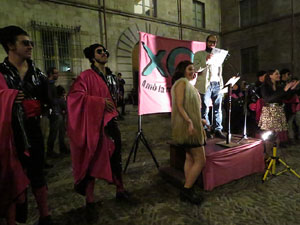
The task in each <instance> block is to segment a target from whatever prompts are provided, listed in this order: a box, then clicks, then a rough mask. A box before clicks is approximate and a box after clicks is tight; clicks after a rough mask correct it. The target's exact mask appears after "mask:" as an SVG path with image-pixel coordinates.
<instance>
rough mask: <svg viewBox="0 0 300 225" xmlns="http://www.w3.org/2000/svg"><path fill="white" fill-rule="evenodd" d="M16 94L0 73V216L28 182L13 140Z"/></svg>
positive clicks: (24, 188)
mask: <svg viewBox="0 0 300 225" xmlns="http://www.w3.org/2000/svg"><path fill="white" fill-rule="evenodd" d="M17 94H18V91H17V90H14V89H8V87H7V85H6V81H5V80H4V77H3V75H2V74H1V73H0V216H4V215H5V213H6V211H7V210H8V207H9V205H10V204H11V203H12V202H13V201H14V200H16V199H17V197H18V196H20V195H21V194H22V193H23V192H24V191H25V190H26V188H27V186H28V184H29V180H28V178H27V176H26V175H25V172H24V170H23V168H22V166H21V163H20V161H19V159H18V157H17V152H16V149H15V147H14V141H13V130H12V126H11V119H12V106H13V103H14V100H15V97H16V96H17Z"/></svg>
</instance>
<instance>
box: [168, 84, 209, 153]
mask: <svg viewBox="0 0 300 225" xmlns="http://www.w3.org/2000/svg"><path fill="white" fill-rule="evenodd" d="M180 82H184V83H185V93H184V99H183V108H184V110H185V111H186V113H187V115H188V116H189V118H190V119H191V120H192V122H193V125H194V129H195V130H196V132H195V134H194V135H192V136H190V135H189V134H188V123H187V121H186V120H185V119H184V118H183V117H182V115H181V114H180V112H179V111H178V108H177V106H176V96H175V88H176V86H177V85H178V84H179V83H180ZM171 94H172V119H171V122H172V139H173V141H174V142H175V143H177V144H180V145H185V146H187V147H198V146H202V145H204V144H205V141H206V135H205V131H204V128H203V125H202V122H201V98H200V95H199V93H198V91H197V89H196V88H195V87H194V86H193V85H192V84H190V82H189V81H188V80H187V79H186V78H180V79H178V80H177V81H176V82H175V83H174V85H173V87H172V89H171Z"/></svg>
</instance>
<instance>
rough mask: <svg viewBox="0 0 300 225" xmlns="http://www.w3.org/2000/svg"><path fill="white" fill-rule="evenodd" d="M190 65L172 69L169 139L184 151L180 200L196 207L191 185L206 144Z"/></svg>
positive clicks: (185, 63) (201, 166) (197, 172)
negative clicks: (182, 185)
mask: <svg viewBox="0 0 300 225" xmlns="http://www.w3.org/2000/svg"><path fill="white" fill-rule="evenodd" d="M196 77H197V75H196V73H195V69H194V65H193V63H192V62H190V61H182V62H180V63H179V64H178V66H177V67H176V70H175V73H174V75H173V79H172V82H173V86H172V90H171V93H172V139H173V141H174V142H175V143H176V144H177V145H180V146H182V148H181V149H184V151H185V155H186V159H185V163H184V175H185V183H184V187H183V189H182V190H181V192H180V198H181V200H188V201H190V202H191V203H194V204H200V203H201V201H202V197H201V196H200V195H197V194H196V193H195V191H194V189H193V185H194V183H195V181H196V180H197V178H198V176H199V174H200V173H201V170H202V168H203V167H204V165H205V151H204V145H205V141H206V136H205V131H204V128H203V123H204V124H205V120H202V118H201V98H200V95H199V93H198V91H197V89H196V88H195V87H194V85H195V83H196Z"/></svg>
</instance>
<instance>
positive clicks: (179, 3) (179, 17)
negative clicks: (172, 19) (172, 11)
mask: <svg viewBox="0 0 300 225" xmlns="http://www.w3.org/2000/svg"><path fill="white" fill-rule="evenodd" d="M177 9H178V23H179V39H180V40H182V16H181V0H177Z"/></svg>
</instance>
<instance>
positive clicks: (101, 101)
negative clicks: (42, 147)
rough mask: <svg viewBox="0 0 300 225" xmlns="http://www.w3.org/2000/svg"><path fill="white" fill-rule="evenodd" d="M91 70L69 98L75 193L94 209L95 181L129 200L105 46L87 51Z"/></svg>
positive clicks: (114, 86)
mask: <svg viewBox="0 0 300 225" xmlns="http://www.w3.org/2000/svg"><path fill="white" fill-rule="evenodd" d="M84 54H85V57H86V58H88V59H89V61H90V62H91V69H88V70H85V71H83V72H82V73H81V74H80V75H79V76H78V77H77V78H76V80H75V81H74V83H73V85H72V87H71V89H70V92H69V94H68V98H67V105H68V113H69V118H68V135H69V138H70V150H71V156H72V167H73V175H74V179H75V190H76V191H77V192H78V193H80V194H82V195H85V196H86V208H87V209H90V208H94V207H95V203H94V184H95V178H98V179H104V180H106V181H108V182H109V183H114V184H115V185H116V187H117V189H116V198H117V199H127V198H128V197H129V196H128V192H127V191H125V189H124V187H123V181H122V164H121V133H120V130H119V127H118V123H117V119H116V118H117V116H118V112H117V110H116V101H117V94H118V89H117V78H116V76H115V75H113V74H112V73H111V71H110V70H109V69H108V68H107V67H105V64H106V63H107V61H108V57H109V53H108V51H107V50H106V49H105V47H104V46H103V45H100V44H93V45H91V46H89V47H87V48H85V49H84Z"/></svg>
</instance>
